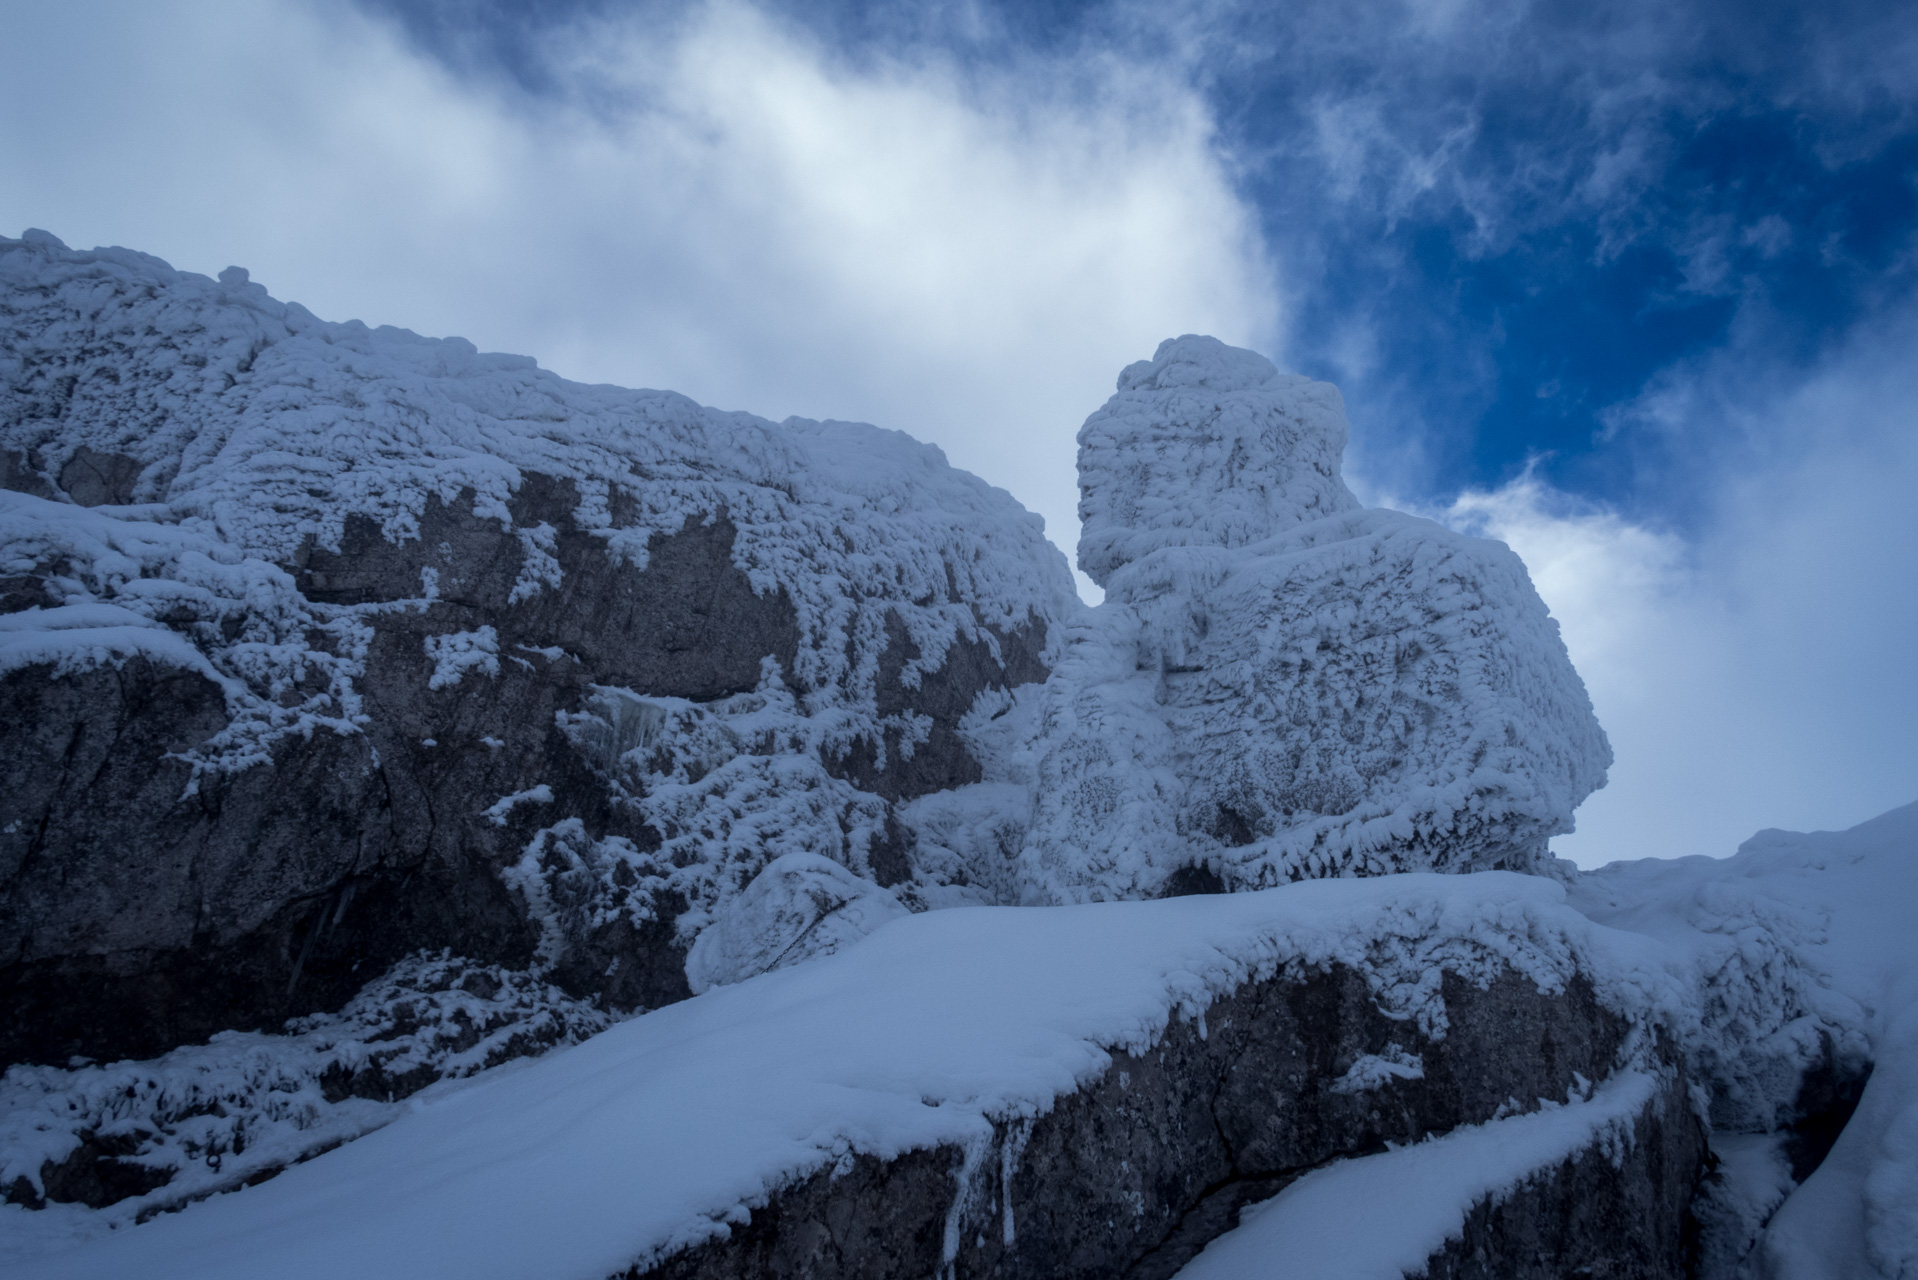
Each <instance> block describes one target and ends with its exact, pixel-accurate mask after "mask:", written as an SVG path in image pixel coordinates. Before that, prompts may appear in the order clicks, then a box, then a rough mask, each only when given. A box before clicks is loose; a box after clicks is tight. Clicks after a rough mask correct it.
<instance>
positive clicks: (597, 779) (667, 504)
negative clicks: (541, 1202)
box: [0, 232, 1078, 1062]
mask: <svg viewBox="0 0 1918 1280" xmlns="http://www.w3.org/2000/svg"><path fill="white" fill-rule="evenodd" d="M0 482H3V484H0V487H4V489H5V490H6V492H4V493H0V612H3V613H4V618H3V619H0V726H4V729H3V730H0V793H3V794H4V795H5V797H6V798H5V801H4V806H5V807H4V811H0V1011H4V1012H0V1061H7V1060H13V1059H17V1058H21V1057H26V1058H36V1059H39V1060H42V1061H55V1062H58V1061H64V1060H65V1059H66V1057H67V1056H68V1055H69V1054H72V1053H86V1054H89V1055H93V1056H102V1055H107V1054H122V1053H134V1054H151V1053H157V1052H161V1051H163V1050H165V1049H167V1048H169V1047H171V1046H172V1045H174V1044H178V1043H180V1042H182V1041H183V1040H187V1039H192V1038H196V1037H201V1036H204V1035H206V1034H209V1033H211V1032H213V1031H216V1030H219V1029H221V1028H224V1027H234V1026H242V1027H244V1026H260V1025H267V1024H270V1023H272V1022H273V1021H274V1020H276V1019H278V1018H281V1017H284V1016H286V1015H288V1014H299V1013H306V1012H310V1011H312V1010H314V1009H319V1008H327V1007H338V1006H339V1004H340V1003H342V1002H343V1001H345V1000H346V999H347V998H348V997H349V996H350V995H351V994H352V993H353V992H354V991H355V990H357V989H358V988H359V987H360V986H362V985H363V984H364V983H366V982H367V981H369V980H370V979H372V978H374V977H376V976H377V975H378V974H379V973H380V972H381V970H382V969H384V968H385V967H386V966H387V965H388V964H391V963H393V962H394V961H396V960H398V959H399V958H400V957H402V956H404V955H407V954H410V953H412V952H414V951H417V950H419V949H421V948H432V949H439V948H450V949H451V950H452V951H453V952H454V953H455V954H459V955H464V956H468V957H471V958H472V959H474V960H476V961H480V962H485V963H503V964H508V965H513V966H518V967H525V966H532V967H534V968H535V969H537V970H538V972H539V973H540V974H542V975H544V976H545V977H546V978H548V979H550V980H551V981H553V982H556V983H558V984H559V985H560V986H562V987H564V988H565V989H566V990H568V991H569V992H571V993H572V994H573V995H575V996H579V997H598V998H602V999H604V1000H605V1001H606V1002H607V1003H608V1004H609V1005H611V1006H613V1007H616V1008H620V1009H631V1008H634V1007H651V1006H655V1005H657V1004H660V1003H662V1002H665V1001H668V1000H672V999H675V998H679V997H682V996H684V995H685V994H686V993H687V991H688V989H689V988H688V984H687V978H686V975H685V973H684V969H683V962H684V958H685V953H686V949H687V947H688V946H690V944H691V943H692V941H693V939H694V938H695V937H696V936H697V934H698V932H699V930H700V929H702V928H704V927H705V926H706V925H707V924H708V923H709V922H711V921H712V920H714V919H716V918H719V917H720V916H722V915H724V914H725V912H726V910H727V907H728V904H729V903H730V901H731V899H732V898H733V897H734V896H735V895H737V894H738V893H739V892H740V890H741V889H742V888H743V887H744V886H746V885H747V884H749V883H750V882H751V881H752V880H753V877H754V876H755V875H756V874H757V873H758V872H759V870H760V869H761V868H762V867H764V866H765V865H766V864H767V863H769V862H771V861H772V860H774V859H775V858H777V857H779V856H781V855H784V854H791V853H808V854H813V855H816V856H818V857H822V858H825V859H828V860H830V861H832V862H834V863H836V864H837V865H839V866H841V867H842V868H845V869H846V870H847V872H848V873H849V874H851V875H853V876H856V877H859V878H861V879H863V880H866V881H870V882H873V883H875V884H884V885H888V886H892V887H894V888H895V889H896V890H897V892H898V893H899V894H900V895H902V896H904V897H906V898H908V899H912V898H913V895H915V894H918V893H920V892H921V887H920V886H921V881H922V879H923V877H922V876H921V875H920V869H919V867H918V866H917V864H916V862H915V860H914V857H913V854H912V851H911V844H910V838H909V835H908V833H907V832H906V830H905V829H904V828H903V827H902V826H901V825H900V824H899V822H898V821H897V819H896V817H895V815H894V807H895V806H896V805H897V804H898V803H900V802H902V801H906V800H909V799H911V798H912V797H915V796H919V795H923V794H926V793H929V792H932V791H936V790H939V789H942V788H949V787H953V786H963V785H966V784H969V783H973V782H976V781H978V780H979V779H980V778H981V777H982V776H983V775H982V770H981V765H980V762H979V760H978V759H977V758H976V755H975V753H974V751H973V749H972V748H971V747H970V746H969V745H968V743H967V742H966V741H965V740H964V739H963V737H962V735H961V732H960V727H961V723H962V721H964V720H965V718H966V717H967V716H968V715H969V714H970V713H971V712H972V710H973V706H974V704H975V702H976V701H977V700H978V699H979V697H980V696H981V694H982V693H987V694H996V693H999V692H1003V691H1004V690H1006V689H1008V688H1012V687H1017V686H1019V685H1022V684H1027V683H1031V682H1034V681H1038V680H1042V679H1043V678H1044V676H1045V674H1046V672H1047V669H1048V661H1047V655H1048V652H1049V647H1050V646H1052V645H1053V639H1052V637H1053V636H1054V635H1055V634H1056V632H1057V629H1058V628H1057V623H1058V621H1059V620H1060V619H1061V618H1063V617H1066V616H1069V615H1071V614H1072V613H1073V612H1074V611H1076V609H1077V608H1078V604H1077V601H1076V599H1075V598H1074V596H1073V592H1072V585H1071V579H1070V575H1069V573H1068V570H1067V567H1066V564H1065V562H1064V559H1063V557H1062V556H1060V554H1059V553H1058V552H1057V551H1056V550H1055V549H1053V548H1052V547H1051V546H1050V545H1049V544H1048V543H1047V542H1046V541H1045V537H1044V531H1043V528H1042V525H1041V522H1040V521H1039V520H1038V519H1037V518H1036V517H1034V516H1032V515H1031V514H1029V513H1027V512H1026V511H1024V510H1023V509H1021V508H1020V507H1019V506H1018V504H1017V503H1015V502H1014V501H1013V500H1012V499H1011V498H1010V497H1009V496H1008V495H1007V494H1005V493H1004V492H1003V491H1001V490H998V489H994V488H992V487H990V486H988V485H986V484H985V483H983V482H981V481H980V480H978V479H976V478H974V477H972V476H970V475H967V474H965V473H963V472H959V471H955V470H953V469H952V468H951V467H949V466H948V465H947V464H946V461H945V459H944V457H943V456H942V455H941V454H940V452H939V451H938V450H937V449H935V448H931V447H929V446H926V445H922V444H919V443H917V442H915V441H913V440H911V439H909V438H908V437H906V436H904V435H902V434H900V433H898V432H892V431H882V430H879V429H876V428H873V427H868V426H860V425H855V424H847V423H830V422H829V423H819V422H808V421H802V420H797V419H794V420H789V421H787V422H785V423H783V424H774V423H771V422H767V421H764V420H762V419H759V418H755V417H752V416H751V415H748V414H743V413H722V412H718V411H715V410H711V409H706V408H703V407H701V406H699V405H696V404H694V403H693V402H692V401H690V400H687V399H686V398H685V397H683V396H678V395H674V394H672V393H669V392H661V391H629V390H625V389H621V388H617V387H608V386H583V385H580V384H577V383H571V382H567V381H565V380H563V379H561V378H558V377H555V376H554V375H552V374H550V373H546V372H543V371H541V370H540V369H538V368H537V367H536V366H535V364H534V362H533V361H532V360H530V359H527V358H525V357H520V356H503V355H488V354H481V353H479V352H477V351H476V350H474V348H473V347H472V346H471V344H469V343H466V342H464V341H462V340H460V339H457V338H449V339H443V340H442V339H428V338H422V337H419V336H417V335H414V334H411V333H407V332H403V331H400V330H396V329H390V328H381V329H369V328H367V327H366V326H364V325H362V324H359V323H357V322H354V323H348V324H332V323H327V322H323V321H321V320H318V319H316V318H315V317H313V316H312V315H311V314H310V313H308V312H307V311H305V310H304V309H303V308H301V307H299V306H298V305H296V304H285V303H281V302H279V301H276V300H274V299H273V298H271V297H269V296H268V294H267V293H266V290H265V289H264V288H262V287H261V286H260V285H257V284H254V283H252V282H251V281H249V279H248V278H247V275H246V273H245V272H244V271H241V270H239V269H237V268H235V269H231V270H229V271H227V272H224V273H222V275H221V277H220V279H219V280H217V281H215V280H210V279H207V278H206V277H203V276H198V275H193V274H191V273H185V272H176V271H174V270H173V269H172V268H170V267H168V266H167V265H166V264H165V263H163V262H160V261H158V260H157V259H154V258H151V257H147V256H145V255H142V254H138V253H133V252H129V251H126V250H119V249H105V250H96V251H92V252H75V251H70V250H68V249H67V248H65V247H64V246H63V245H61V244H60V243H59V242H58V241H57V240H55V239H54V238H53V237H51V236H48V235H46V234H44V233H38V232H34V233H29V234H28V235H27V236H26V237H25V238H24V239H22V240H18V241H14V240H4V239H0ZM929 888H931V889H933V890H936V889H938V888H939V886H937V885H931V886H929Z"/></svg>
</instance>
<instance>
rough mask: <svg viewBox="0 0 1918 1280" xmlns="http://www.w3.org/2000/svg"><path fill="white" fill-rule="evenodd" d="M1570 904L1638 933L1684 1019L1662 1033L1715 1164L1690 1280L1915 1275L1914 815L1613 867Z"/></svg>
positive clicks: (1917, 856)
mask: <svg viewBox="0 0 1918 1280" xmlns="http://www.w3.org/2000/svg"><path fill="white" fill-rule="evenodd" d="M1571 901H1572V903H1573V904H1574V905H1575V906H1577V907H1578V908H1579V909H1580V910H1582V911H1584V912H1585V913H1586V914H1587V915H1589V916H1590V917H1592V918H1593V919H1595V920H1598V921H1601V922H1603V923H1605V924H1607V925H1610V926H1612V927H1614V928H1617V929H1624V930H1631V931H1634V932H1638V933H1642V934H1645V935H1648V936H1650V937H1652V938H1656V939H1658V940H1659V941H1660V942H1661V943H1662V944H1663V945H1664V946H1665V947H1666V948H1667V954H1668V956H1669V959H1668V962H1667V963H1668V965H1669V967H1670V970H1671V972H1672V973H1673V975H1674V976H1675V977H1676V978H1678V979H1679V980H1680V981H1681V982H1682V983H1683V984H1684V985H1685V986H1686V987H1688V988H1689V989H1690V990H1691V991H1692V992H1693V995H1692V997H1691V1001H1692V1003H1693V1004H1694V1006H1695V1007H1696V1008H1697V1009H1698V1010H1699V1011H1700V1016H1699V1019H1698V1021H1697V1022H1696V1023H1695V1024H1694V1025H1693V1026H1692V1028H1691V1029H1690V1030H1689V1031H1681V1035H1682V1036H1683V1037H1684V1049H1685V1052H1686V1056H1687V1058H1688V1059H1689V1060H1690V1061H1692V1062H1693V1063H1694V1064H1695V1065H1694V1071H1695V1073H1696V1074H1697V1075H1698V1077H1699V1079H1700V1080H1701V1082H1702V1083H1704V1084H1706V1085H1708V1086H1709V1087H1710V1089H1711V1094H1712V1100H1711V1114H1712V1123H1713V1146H1714V1149H1715V1150H1717V1151H1718V1154H1719V1157H1720V1159H1721V1161H1723V1162H1724V1163H1725V1164H1726V1166H1727V1168H1726V1170H1725V1173H1724V1175H1723V1176H1721V1177H1720V1178H1719V1179H1718V1180H1717V1182H1716V1183H1715V1184H1714V1186H1712V1187H1711V1188H1710V1189H1709V1195H1708V1196H1707V1198H1706V1201H1705V1202H1704V1203H1703V1204H1702V1206H1701V1208H1702V1209H1703V1210H1704V1214H1705V1216H1706V1219H1707V1225H1708V1227H1709V1228H1710V1230H1709V1231H1708V1233H1707V1239H1706V1244H1707V1246H1708V1254H1707V1259H1706V1260H1707V1262H1708V1263H1709V1264H1710V1266H1711V1268H1712V1269H1710V1270H1708V1271H1707V1272H1706V1273H1705V1274H1706V1276H1707V1280H1721V1277H1723V1278H1727V1280H1729V1278H1730V1277H1734V1276H1739V1277H1742V1276H1745V1275H1749V1274H1754V1273H1755V1274H1759V1275H1763V1276H1765V1277H1766V1278H1767V1280H1839V1278H1840V1277H1844V1278H1846V1280H1865V1278H1867V1277H1885V1278H1886V1280H1890V1278H1892V1277H1899V1276H1910V1275H1913V1274H1918V943H1914V941H1913V937H1914V935H1913V927H1912V922H1913V921H1914V920H1918V804H1911V805H1906V806H1905V807H1903V808H1900V809H1894V810H1892V811H1891V812H1890V813H1887V814H1883V815H1881V816H1879V817H1877V818H1874V819H1872V820H1871V821H1869V822H1865V823H1861V824H1859V825H1858V826H1856V827H1853V828H1851V829H1850V830H1847V831H1839V832H1829V831H1820V832H1811V833H1809V834H1807V833H1800V832H1791V831H1761V832H1759V833H1758V834H1757V835H1755V836H1753V837H1752V838H1751V839H1750V840H1748V841H1746V842H1745V843H1744V844H1743V845H1742V846H1740V848H1739V851H1738V852H1737V854H1736V855H1734V856H1733V857H1730V858H1707V857H1692V858H1683V859H1678V860H1675V861H1667V860H1663V859H1649V858H1648V859H1642V860H1638V861H1631V862H1617V863H1613V864H1612V865H1610V866H1607V867H1604V868H1602V869H1600V870H1599V871H1596V872H1592V873H1588V874H1586V875H1583V876H1581V877H1580V878H1579V881H1578V883H1577V885H1576V886H1575V887H1574V888H1573V891H1572V897H1571ZM1854 1108H1855V1109H1856V1110H1855V1113H1854V1110H1853V1109H1854ZM1847 1121H1849V1123H1847ZM1745 1267H1750V1268H1752V1270H1751V1271H1747V1270H1743V1269H1742V1268H1745Z"/></svg>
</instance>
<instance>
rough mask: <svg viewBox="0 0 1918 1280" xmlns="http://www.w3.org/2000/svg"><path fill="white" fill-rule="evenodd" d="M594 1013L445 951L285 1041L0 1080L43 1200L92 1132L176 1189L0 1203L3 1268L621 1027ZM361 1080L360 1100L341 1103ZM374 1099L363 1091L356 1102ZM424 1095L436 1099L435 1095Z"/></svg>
mask: <svg viewBox="0 0 1918 1280" xmlns="http://www.w3.org/2000/svg"><path fill="white" fill-rule="evenodd" d="M609 1023H610V1019H608V1018H607V1016H606V1015H605V1014H604V1013H601V1012H600V1011H598V1010H597V1009H594V1008H593V1007H592V1006H590V1005H587V1004H584V1003H582V1002H580V1001H577V1000H573V999H571V998H569V997H567V996H566V995H565V994H564V993H562V992H560V991H559V990H557V989H556V988H553V987H549V986H547V985H545V984H544V983H541V982H538V981H536V980H533V979H530V978H528V977H527V976H526V975H524V974H518V973H513V972H510V971H506V970H501V969H499V968H498V967H496V966H490V965H476V964H471V963H469V962H466V961H463V960H458V959H454V958H452V957H449V956H445V955H437V956H435V955H425V954H422V955H416V956H413V957H410V958H408V959H406V960H403V961H401V962H400V963H399V964H397V965H395V966H394V967H393V968H392V969H391V970H389V971H388V972H387V973H385V974H383V975H382V976H381V977H380V978H378V979H376V980H375V981H373V982H370V983H368V984H367V986H366V988H365V989H364V990H363V991H362V992H361V993H360V994H359V995H357V996H355V997H354V998H353V1000H352V1001H351V1002H350V1003H349V1004H348V1005H347V1006H346V1008H344V1009H342V1010H341V1011H340V1012H339V1013H337V1014H317V1015H314V1016H312V1017H308V1018H301V1019H296V1020H295V1021H294V1023H293V1024H292V1025H291V1027H290V1028H289V1031H288V1034H284V1035H266V1034H261V1033H257V1032H242V1031H226V1032H222V1033H220V1034H219V1035H216V1036H214V1037H213V1038H212V1040H210V1041H208V1042H207V1043H206V1044H203V1045H188V1046H184V1047H182V1048H179V1049H175V1050H173V1051H172V1052H171V1053H168V1054H166V1055H165V1056H163V1057H160V1058H156V1059H153V1060H151V1061H147V1062H116V1063H109V1064H104V1065H85V1066H74V1067H69V1068H65V1069H62V1068H59V1067H47V1066H25V1065H22V1066H14V1067H11V1068H9V1069H8V1070H7V1072H6V1074H5V1075H4V1076H0V1186H4V1185H10V1184H17V1181H18V1180H24V1182H25V1183H26V1184H27V1185H28V1186H29V1187H30V1188H31V1189H32V1190H33V1192H34V1193H35V1194H36V1195H39V1194H44V1192H45V1191H46V1187H45V1186H44V1184H43V1182H42V1180H41V1166H42V1164H43V1162H46V1161H53V1162H54V1163H55V1164H58V1163H59V1162H60V1161H62V1160H64V1159H66V1157H67V1156H68V1155H69V1154H70V1153H71V1152H73V1150H74V1149H75V1148H76V1147H78V1146H79V1145H80V1143H81V1142H82V1141H83V1139H84V1138H85V1137H88V1136H91V1137H95V1138H101V1139H106V1140H109V1141H117V1142H119V1143H120V1144H122V1145H123V1146H124V1148H125V1154H124V1156H123V1159H125V1160H127V1161H128V1162H130V1163H132V1164H134V1165H138V1166H141V1167H143V1168H146V1169H149V1170H154V1171H158V1172H160V1173H163V1174H165V1175H167V1177H166V1181H165V1183H164V1185H162V1186H160V1187H159V1188H158V1189H156V1190H153V1191H150V1192H147V1193H146V1194H143V1195H136V1196H130V1197H128V1198H126V1199H123V1200H120V1201H118V1202H116V1203H114V1204H112V1205H109V1206H107V1207H105V1208H103V1209H99V1210H92V1209H87V1208H84V1207H82V1206H80V1205H77V1204H61V1203H51V1204H48V1205H47V1206H46V1207H44V1208H41V1209H37V1210H29V1209H26V1208H24V1207H21V1206H16V1205H0V1266H11V1265H12V1264H14V1263H17V1262H19V1261H20V1260H22V1259H24V1258H25V1257H27V1256H30V1255H32V1254H37V1253H46V1252H51V1251H56V1250H58V1249H59V1248H61V1247H63V1246H65V1247H71V1245H73V1244H77V1243H79V1242H80V1241H83V1240H85V1239H87V1238H89V1237H93V1236H98V1235H102V1234H104V1233H106V1232H109V1231H113V1230H117V1229H123V1228H126V1227H130V1226H132V1225H133V1224H134V1223H135V1222H137V1221H139V1220H140V1219H141V1218H142V1217H143V1216H147V1215H151V1214H153V1213H155V1212H160V1211H164V1210H166V1209H168V1208H173V1207H177V1206H179V1205H183V1204H186V1203H189V1202H191V1201H193V1200H196V1199H199V1198H202V1197H205V1196H208V1195H212V1194H215V1193H217V1192H223V1191H230V1190H232V1189H233V1188H235V1187H239V1186H241V1185H243V1184H244V1183H245V1182H246V1181H247V1180H248V1179H250V1178H255V1177H258V1176H261V1175H262V1174H263V1173H268V1172H270V1171H272V1170H274V1169H276V1168H279V1167H281V1166H283V1165H287V1164H291V1163H293V1162H294V1161H297V1160H302V1159H306V1158H308V1157H310V1156H312V1155H314V1154H315V1153H317V1152H321V1151H325V1150H326V1149H328V1148H329V1147H332V1146H335V1145H337V1144H338V1143H341V1142H344V1141H348V1140H351V1139H354V1138H357V1137H359V1136H360V1135H361V1134H363V1133H367V1132H370V1131H371V1130H373V1129H377V1128H379V1127H380V1126H381V1125H384V1124H387V1123H389V1122H391V1121H392V1120H393V1119H394V1118H395V1117H396V1116H397V1115H399V1114H401V1113H402V1111H403V1107H401V1106H400V1105H399V1104H397V1103H394V1102H392V1101H389V1100H388V1095H389V1094H390V1093H393V1092H401V1093H404V1092H408V1091H410V1090H412V1089H418V1088H420V1087H422V1086H428V1087H442V1086H430V1085H429V1083H428V1082H430V1081H437V1080H454V1079H460V1078H464V1077H467V1076H471V1075H474V1074H475V1073H478V1072H481V1071H485V1070H487V1069H489V1068H493V1067H495V1066H497V1064H499V1063H501V1062H503V1061H505V1060H507V1059H510V1058H513V1057H517V1056H519V1055H521V1054H524V1053H527V1052H532V1051H535V1050H536V1049H537V1048H539V1047H542V1046H545V1045H549V1044H554V1043H570V1042H573V1041H577V1040H581V1039H584V1038H585V1037H587V1036H589V1035H592V1034H593V1033H594V1032H596V1031H599V1030H601V1029H603V1028H604V1027H606V1026H607V1025H609ZM355 1076H361V1077H362V1078H363V1080H364V1082H363V1083H360V1084H359V1095H354V1094H348V1095H346V1096H338V1090H339V1089H340V1088H341V1087H342V1083H343V1082H347V1083H351V1082H353V1081H354V1077H355ZM360 1095H364V1096H360ZM425 1096H431V1095H430V1094H428V1095H425Z"/></svg>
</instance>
